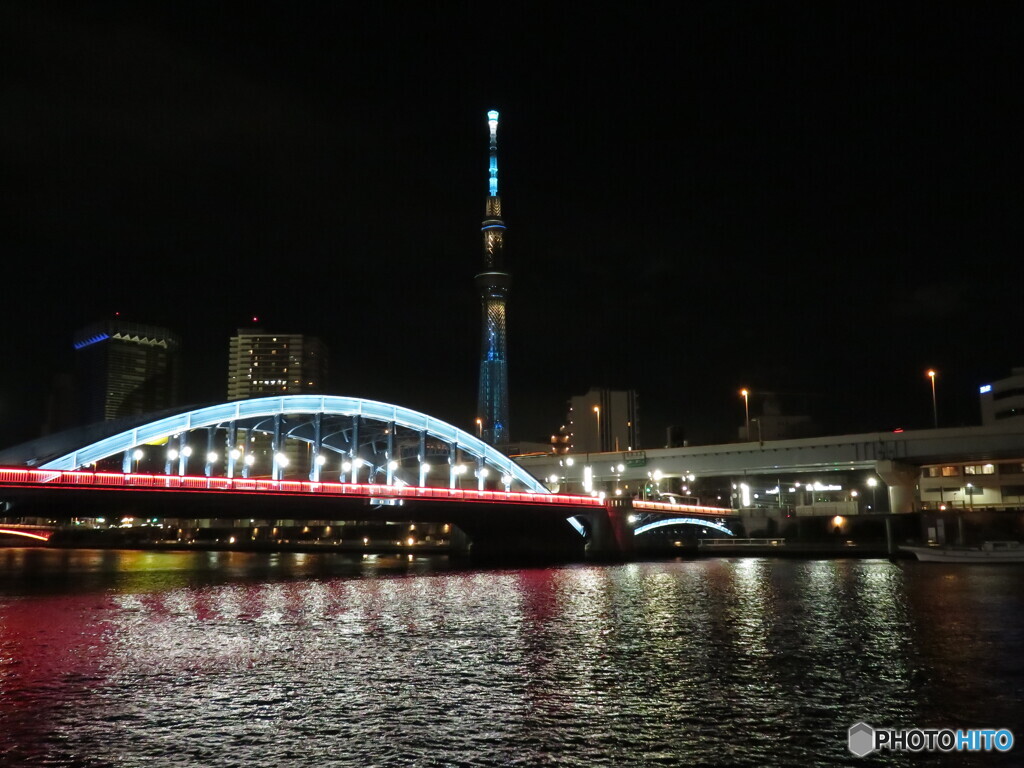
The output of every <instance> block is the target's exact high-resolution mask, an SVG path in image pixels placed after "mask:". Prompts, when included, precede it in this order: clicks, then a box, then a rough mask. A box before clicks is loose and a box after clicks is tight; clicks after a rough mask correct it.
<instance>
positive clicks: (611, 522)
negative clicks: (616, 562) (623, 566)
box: [586, 499, 633, 560]
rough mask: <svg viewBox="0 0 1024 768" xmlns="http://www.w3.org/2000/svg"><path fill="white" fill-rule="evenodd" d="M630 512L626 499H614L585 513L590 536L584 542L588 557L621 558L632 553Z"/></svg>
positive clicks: (599, 558)
mask: <svg viewBox="0 0 1024 768" xmlns="http://www.w3.org/2000/svg"><path fill="white" fill-rule="evenodd" d="M631 513H632V506H631V505H630V504H629V502H628V500H623V499H615V500H611V501H609V502H608V503H607V504H606V505H605V506H604V507H603V508H601V509H594V510H592V511H591V512H589V513H588V514H587V517H588V518H589V519H590V536H589V537H588V538H587V544H586V554H587V558H588V559H595V560H602V559H621V558H624V557H627V556H629V555H630V554H632V552H633V529H632V527H631V526H630V525H629V515H630V514H631Z"/></svg>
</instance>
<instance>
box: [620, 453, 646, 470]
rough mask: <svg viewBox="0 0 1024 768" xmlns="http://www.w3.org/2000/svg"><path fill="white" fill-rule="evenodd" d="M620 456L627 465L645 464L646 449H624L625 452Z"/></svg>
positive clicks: (639, 465)
mask: <svg viewBox="0 0 1024 768" xmlns="http://www.w3.org/2000/svg"><path fill="white" fill-rule="evenodd" d="M622 458H623V459H624V460H625V462H626V466H627V467H646V466H647V452H646V451H626V452H625V453H623V454H622Z"/></svg>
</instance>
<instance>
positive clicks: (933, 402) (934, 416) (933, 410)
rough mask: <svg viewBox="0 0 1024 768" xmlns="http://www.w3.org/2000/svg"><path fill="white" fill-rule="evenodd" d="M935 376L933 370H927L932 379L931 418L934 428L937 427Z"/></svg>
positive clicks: (937, 411)
mask: <svg viewBox="0 0 1024 768" xmlns="http://www.w3.org/2000/svg"><path fill="white" fill-rule="evenodd" d="M935 376H936V373H935V371H934V370H931V371H928V378H929V379H931V380H932V420H933V423H934V424H935V429H938V428H939V407H938V405H937V403H936V400H935Z"/></svg>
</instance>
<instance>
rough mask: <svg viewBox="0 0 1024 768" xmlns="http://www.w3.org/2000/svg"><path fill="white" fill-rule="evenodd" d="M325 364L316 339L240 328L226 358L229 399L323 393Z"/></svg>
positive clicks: (322, 345)
mask: <svg viewBox="0 0 1024 768" xmlns="http://www.w3.org/2000/svg"><path fill="white" fill-rule="evenodd" d="M327 363H328V359H327V347H326V346H324V344H323V342H322V341H320V339H318V338H316V337H315V336H303V335H302V334H299V333H267V332H265V331H263V330H260V329H258V328H249V329H244V328H239V329H238V334H237V335H236V336H232V337H231V346H230V350H229V355H228V400H245V399H247V398H250V397H270V396H272V395H295V394H300V393H309V392H314V393H315V392H323V391H324V388H325V387H326V386H327Z"/></svg>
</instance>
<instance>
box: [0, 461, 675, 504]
mask: <svg viewBox="0 0 1024 768" xmlns="http://www.w3.org/2000/svg"><path fill="white" fill-rule="evenodd" d="M26 486H37V487H42V486H46V487H48V488H97V489H100V488H102V489H124V490H148V491H193V492H223V493H238V494H244V493H267V494H277V495H291V496H310V495H312V496H344V497H362V498H367V499H429V500H436V501H473V502H480V503H490V504H534V505H537V506H567V507H601V506H603V505H604V502H603V501H601V500H600V499H597V498H594V497H592V496H576V495H573V494H558V493H544V494H541V493H529V492H522V491H480V490H474V489H462V488H430V487H420V486H413V485H380V484H372V483H323V482H320V483H314V482H309V481H304V480H269V479H262V478H245V477H196V476H190V475H185V476H181V475H144V474H133V473H127V474H125V473H120V472H88V471H77V470H76V471H70V470H69V471H62V470H46V469H22V468H16V467H0V487H22V488H23V487H26ZM666 506H667V505H666Z"/></svg>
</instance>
